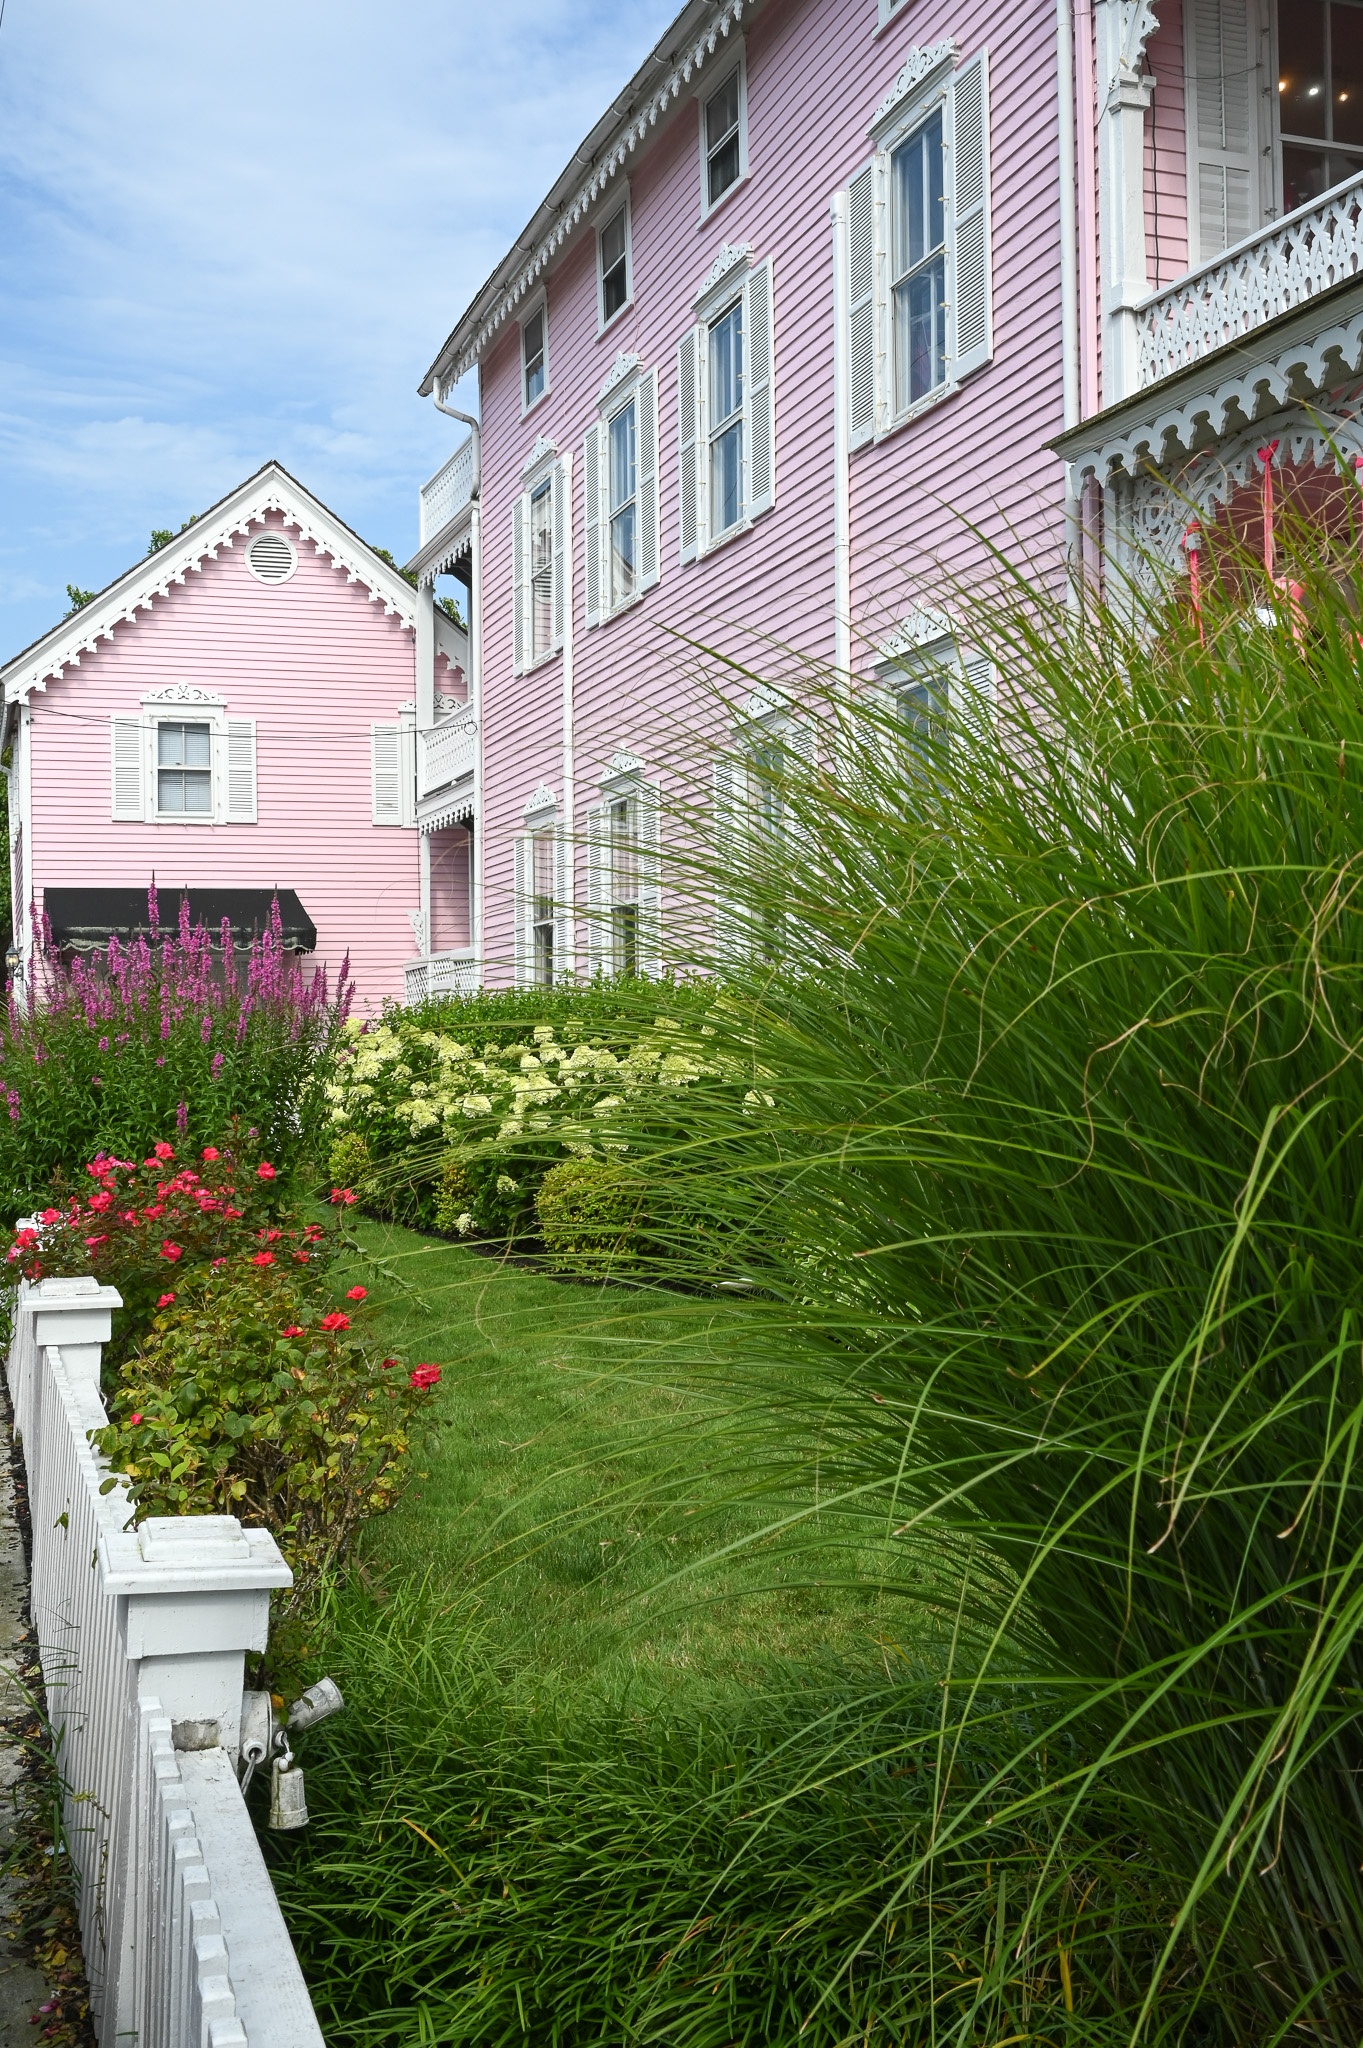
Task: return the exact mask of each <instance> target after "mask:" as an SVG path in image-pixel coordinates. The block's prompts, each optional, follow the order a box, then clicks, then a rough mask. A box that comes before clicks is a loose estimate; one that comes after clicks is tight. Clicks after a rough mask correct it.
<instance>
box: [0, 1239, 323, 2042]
mask: <svg viewBox="0 0 1363 2048" xmlns="http://www.w3.org/2000/svg"><path fill="white" fill-rule="evenodd" d="M118 1306H120V1300H119V1296H118V1294H117V1293H116V1292H115V1291H114V1290H113V1289H112V1288H107V1287H106V1288H102V1287H100V1286H99V1285H98V1284H97V1283H96V1282H95V1281H94V1280H91V1279H77V1280H43V1281H39V1282H38V1283H37V1285H34V1286H30V1285H28V1284H25V1285H23V1286H21V1287H20V1289H19V1294H18V1299H17V1302H16V1306H15V1324H14V1336H13V1340H12V1343H11V1347H10V1353H9V1358H8V1361H7V1374H8V1380H9V1390H10V1395H11V1398H12V1400H13V1403H14V1418H15V1429H16V1432H17V1434H18V1436H19V1439H20V1442H21V1444H22V1447H23V1453H24V1464H25V1468H26V1471H27V1478H28V1498H29V1510H30V1514H31V1517H32V1524H33V1582H32V1594H31V1603H32V1611H33V1621H34V1626H35V1629H36V1631H37V1636H38V1648H39V1653H40V1655H41V1658H42V1668H43V1679H44V1683H45V1686H46V1689H47V1702H48V1712H49V1714H50V1717H51V1720H52V1725H53V1728H54V1731H55V1733H56V1736H57V1739H58V1752H57V1759H58V1768H59V1771H60V1774H61V1778H62V1784H63V1812H64V1817H65V1824H66V1832H67V1841H68V1846H69V1850H70V1854H71V1859H72V1862H73V1864H74V1865H75V1868H76V1871H77V1874H78V1876H79V1880H80V1930H81V1941H82V1945H83V1948H84V1953H85V1964H86V1970H87V1973H88V1976H89V1980H90V1990H91V2005H92V2011H93V2015H94V2019H95V2026H96V2031H97V2034H98V2038H99V2042H100V2048H116V2044H118V2048H126V2044H127V2043H129V2042H135V2043H136V2048H322V2034H321V2029H320V2028H319V2027H318V2025H317V2020H316V2016H315V2015H314V2013H313V2009H312V2004H311V2001H310V1999H309V1997H308V1992H307V1987H306V1985H305V1984H304V1981H303V1976H302V1972H301V1971H300V1969H299V1967H298V1959H297V1957H296V1956H295V1954H294V1951H293V1945H292V1943H291V1942H290V1940H289V1936H288V1931H287V1929H286V1927H285V1925H284V1920H283V1916H282V1914H281V1913H280V1910H279V1905H278V1901H277V1900H276V1898H275V1895H274V1889H273V1887H272V1885H271V1883H270V1880H269V1875H268V1873H267V1871H266V1869H265V1865H264V1862H263V1860H262V1857H261V1853H260V1847H259V1844H258V1842H257V1840H256V1835H255V1829H254V1827H253V1826H252V1823H251V1819H250V1816H249V1814H248V1813H247V1811H246V1806H245V1803H244V1801H243V1799H242V1797H241V1793H240V1792H239V1790H238V1789H237V1781H236V1762H237V1751H238V1746H239V1741H240V1723H241V1693H242V1678H243V1673H244V1664H245V1656H246V1652H247V1651H248V1650H263V1649H264V1647H265V1641H266V1634H267V1631H268V1626H269V1609H270V1589H271V1588H272V1587H277V1586H287V1585H289V1584H290V1583H291V1580H292V1574H291V1573H290V1571H289V1568H288V1566H287V1565H286V1564H285V1562H284V1560H283V1558H282V1557H281V1556H280V1554H279V1549H278V1546H277V1545H276V1543H275V1541H274V1538H273V1537H272V1536H271V1535H270V1534H269V1533H268V1531H266V1530H264V1529H243V1528H242V1527H241V1524H240V1523H239V1522H237V1521H236V1520H235V1519H234V1518H233V1517H232V1516H230V1515H221V1516H219V1515H195V1516H188V1515H187V1516H184V1517H182V1518H178V1519H172V1520H150V1521H147V1522H144V1523H143V1524H142V1526H141V1528H139V1529H136V1530H134V1529H131V1528H130V1527H129V1526H128V1524H129V1521H130V1519H131V1511H130V1507H129V1502H128V1498H127V1492H126V1487H125V1485H124V1483H123V1482H121V1481H120V1482H117V1483H116V1484H115V1485H114V1486H113V1487H112V1489H111V1490H110V1491H109V1492H108V1493H101V1491H100V1487H101V1484H102V1483H103V1481H104V1480H105V1479H106V1477H107V1476H108V1471H107V1466H106V1465H105V1462H104V1460H103V1459H102V1458H101V1457H100V1456H99V1455H98V1453H97V1452H96V1451H95V1450H94V1449H93V1447H92V1445H91V1443H90V1440H89V1438H90V1432H91V1431H93V1430H97V1429H102V1428H103V1427H104V1425H105V1423H106V1422H107V1420H108V1417H107V1414H106V1412H105V1408H104V1403H103V1401H102V1400H101V1398H100V1392H99V1368H100V1355H101V1351H102V1349H103V1346H104V1344H105V1343H106V1342H107V1341H108V1337H109V1329H110V1315H111V1312H112V1310H113V1309H115V1308H117V1307H118Z"/></svg>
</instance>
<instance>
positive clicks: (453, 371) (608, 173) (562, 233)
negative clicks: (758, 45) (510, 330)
mask: <svg viewBox="0 0 1363 2048" xmlns="http://www.w3.org/2000/svg"><path fill="white" fill-rule="evenodd" d="M753 5H754V0H723V4H722V5H719V6H716V8H715V11H714V14H713V17H712V19H711V21H710V24H709V26H708V28H706V29H705V30H704V32H703V33H702V34H701V35H700V36H698V37H697V39H696V41H695V42H694V43H693V44H692V45H691V46H690V48H689V49H687V50H686V52H685V53H684V55H682V56H681V57H680V58H678V59H677V61H676V62H675V63H674V64H673V65H672V67H671V68H670V70H669V71H668V73H667V75H666V77H665V78H664V79H663V81H662V83H661V84H660V85H658V86H657V87H655V88H653V89H652V90H651V91H650V92H649V93H648V95H647V97H646V98H645V100H644V102H643V104H642V106H639V107H636V108H634V109H632V110H631V111H630V112H629V113H628V114H626V115H625V117H624V118H623V120H622V122H621V123H620V125H619V126H618V127H617V128H616V129H615V130H614V132H613V133H612V135H611V136H610V137H609V138H608V139H607V141H606V144H605V147H604V149H603V150H602V151H601V153H600V154H599V155H598V156H597V159H596V162H595V163H594V164H593V165H592V167H591V170H590V171H589V173H588V174H587V176H586V177H584V178H583V180H582V182H581V183H580V185H579V186H578V189H577V191H576V193H575V194H574V196H573V197H572V198H571V199H570V200H566V201H565V202H564V204H563V205H562V206H561V207H560V209H559V212H558V217H557V218H556V220H555V221H554V224H553V226H552V227H551V228H550V229H549V231H548V233H547V234H546V235H545V236H544V237H543V239H542V240H541V242H540V243H539V246H538V247H537V248H536V250H535V252H534V254H533V255H532V256H530V257H528V258H527V260H526V261H525V263H524V264H523V265H522V267H521V268H520V270H519V271H518V272H517V273H516V275H515V276H514V278H510V279H508V280H507V282H506V284H505V285H504V287H503V289H502V291H501V294H500V296H498V297H497V298H496V299H495V301H494V302H493V304H492V305H491V307H490V308H489V309H488V310H487V311H486V312H485V313H483V314H481V315H480V314H478V313H475V312H474V311H473V309H470V314H469V316H467V317H466V318H465V320H464V321H461V323H460V325H459V326H458V327H457V328H456V329H455V331H454V334H453V336H452V337H451V339H450V342H449V343H447V344H446V346H447V348H453V350H454V354H453V358H452V360H450V361H449V362H448V363H446V362H445V361H444V357H445V351H444V350H442V351H441V356H440V357H438V358H437V363H439V364H440V365H441V367H440V368H439V369H438V370H437V371H435V372H433V373H431V374H432V376H433V379H434V389H435V392H436V395H437V397H439V396H441V395H442V394H443V393H444V392H445V391H446V390H448V389H450V388H451V387H452V386H453V385H455V384H457V383H458V382H459V379H460V378H461V377H462V376H464V375H465V374H466V372H467V371H469V370H471V369H472V368H473V365H474V364H475V363H476V362H477V361H478V358H479V357H480V356H481V355H482V353H483V351H484V349H485V348H486V347H487V345H488V343H489V342H490V341H491V340H492V339H493V337H494V336H495V335H496V333H497V332H498V330H499V329H500V328H501V327H502V325H503V324H504V322H505V321H506V320H507V319H508V318H509V317H510V315H511V314H512V313H514V312H515V311H516V309H517V308H518V307H519V306H520V305H521V303H522V302H523V300H524V299H525V298H526V297H527V296H528V294H529V293H530V292H532V291H534V290H535V289H536V287H537V285H538V283H539V280H540V279H541V277H542V276H543V275H544V273H545V271H546V270H547V269H548V267H549V264H550V263H551V261H552V260H553V258H554V256H555V255H557V253H558V251H559V250H560V249H561V248H562V247H563V244H564V243H565V242H566V241H567V240H568V237H569V236H570V235H571V234H572V233H573V231H574V229H575V228H577V226H578V225H579V223H580V222H582V221H584V220H585V219H586V218H587V215H588V214H589V213H590V211H591V209H592V207H593V206H594V204H595V203H596V200H597V199H598V198H599V197H600V195H601V193H602V192H604V191H605V189H606V187H607V186H608V185H609V184H610V182H611V180H612V178H614V177H615V176H616V174H617V172H619V171H620V170H621V169H622V168H623V166H624V164H625V163H626V162H627V160H628V159H629V157H630V156H632V155H633V153H634V151H635V150H636V149H637V148H638V147H639V144H640V143H641V142H642V141H643V140H644V138H645V137H646V136H647V135H648V133H649V131H650V130H651V129H653V128H656V126H657V125H658V121H659V119H660V117H661V116H662V115H663V114H665V113H666V112H667V110H668V108H669V107H670V106H671V104H672V102H673V101H674V100H676V99H679V98H680V96H681V93H682V89H683V87H685V86H688V85H689V84H690V83H691V80H692V78H693V77H694V76H695V74H696V72H698V71H700V70H701V69H702V68H703V67H704V66H705V65H706V64H707V63H708V62H709V61H710V59H711V58H712V57H713V56H714V54H715V52H716V50H718V49H720V48H721V46H722V45H723V43H724V42H725V40H726V38H727V37H728V36H729V34H730V33H731V31H732V30H733V29H734V28H736V27H737V25H738V23H739V22H740V21H741V20H742V18H743V15H744V13H745V11H746V12H748V13H751V12H752V9H753ZM655 61H656V59H655ZM664 61H665V60H664ZM422 388H423V390H424V389H425V388H427V387H426V386H425V385H423V387H422Z"/></svg>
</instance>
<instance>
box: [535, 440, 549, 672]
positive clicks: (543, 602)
mask: <svg viewBox="0 0 1363 2048" xmlns="http://www.w3.org/2000/svg"><path fill="white" fill-rule="evenodd" d="M553 641H554V499H553V488H552V485H551V482H550V480H549V479H548V478H547V477H546V479H545V481H544V482H543V483H542V484H541V485H540V487H539V489H538V490H537V491H534V492H532V494H531V498H530V659H531V660H532V661H539V660H540V659H541V658H542V657H543V656H544V655H546V654H547V653H548V652H549V650H550V648H551V647H552V646H553Z"/></svg>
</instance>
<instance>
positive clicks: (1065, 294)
mask: <svg viewBox="0 0 1363 2048" xmlns="http://www.w3.org/2000/svg"><path fill="white" fill-rule="evenodd" d="M1073 6H1074V0H1055V68H1056V89H1057V94H1058V99H1059V109H1060V121H1059V128H1060V335H1061V343H1060V345H1061V351H1062V357H1063V387H1062V388H1063V404H1064V417H1065V425H1066V427H1067V428H1068V427H1074V426H1077V425H1078V424H1079V245H1078V218H1077V214H1076V209H1075V147H1074V15H1073Z"/></svg>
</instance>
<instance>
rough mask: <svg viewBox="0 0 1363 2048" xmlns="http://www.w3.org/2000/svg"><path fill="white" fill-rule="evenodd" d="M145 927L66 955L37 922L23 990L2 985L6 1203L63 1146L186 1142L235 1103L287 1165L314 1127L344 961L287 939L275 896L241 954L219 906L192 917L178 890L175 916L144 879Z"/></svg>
mask: <svg viewBox="0 0 1363 2048" xmlns="http://www.w3.org/2000/svg"><path fill="white" fill-rule="evenodd" d="M147 900H148V913H149V922H150V926H151V935H150V938H149V939H148V938H139V939H136V940H134V941H133V942H132V943H131V944H130V945H127V946H125V945H123V944H122V943H121V942H120V941H119V940H118V939H117V938H116V937H114V938H111V939H110V940H109V943H108V946H107V947H106V948H105V949H104V950H103V951H101V952H99V953H95V954H91V955H88V956H85V957H80V956H77V957H76V958H75V959H73V960H72V961H70V963H69V964H68V963H65V962H63V960H62V958H61V956H60V955H59V954H58V953H57V951H56V950H55V949H54V947H53V946H52V943H51V934H50V932H48V931H47V930H46V928H45V927H43V928H42V929H39V930H36V931H35V939H36V941H37V958H36V964H35V972H34V983H35V985H34V988H33V990H32V992H31V1000H30V1002H29V1003H28V1005H27V1006H26V1007H25V1008H22V1009H21V1008H20V1006H19V1004H18V1002H17V1000H16V996H15V992H14V991H13V990H11V991H10V998H9V1005H8V1011H7V1013H6V1015H5V1017H4V1018H3V1020H0V1095H3V1098H4V1108H3V1110H0V1204H4V1205H8V1208H9V1211H10V1213H11V1214H18V1213H20V1212H21V1211H23V1210H24V1209H26V1208H28V1207H29V1206H31V1203H32V1200H33V1197H34V1194H35V1192H36V1191H37V1190H39V1189H40V1188H42V1187H44V1186H45V1185H46V1183H47V1182H48V1181H49V1180H50V1178H51V1176H52V1175H53V1174H54V1173H55V1172H57V1171H59V1170H63V1169H68V1170H69V1167H70V1164H71V1162H72V1161H74V1160H86V1159H92V1158H94V1157H95V1156H96V1155H97V1154H99V1153H111V1154H113V1155H115V1156H118V1157H128V1158H141V1157H142V1156H143V1155H144V1154H145V1153H146V1151H147V1149H148V1147H149V1146H150V1145H151V1143H152V1141H153V1140H154V1139H156V1138H161V1137H164V1136H166V1134H167V1133H170V1134H172V1135H173V1137H174V1139H175V1141H176V1142H177V1143H178V1144H180V1145H182V1146H186V1147H191V1148H193V1149H195V1150H198V1149H200V1148H202V1147H203V1146H204V1145H208V1144H213V1143H215V1142H216V1141H217V1140H218V1139H219V1138H220V1137H221V1135H222V1133H223V1132H224V1130H225V1129H226V1128H227V1126H228V1124H229V1123H230V1122H231V1120H232V1119H233V1118H236V1119H237V1120H238V1121H239V1122H240V1124H241V1125H242V1126H243V1127H246V1126H254V1127H255V1129H256V1131H257V1133H258V1135H259V1138H260V1141H261V1146H262V1150H263V1151H264V1152H265V1153H266V1154H268V1156H269V1157H270V1158H271V1159H273V1160H274V1161H275V1162H276V1163H277V1164H278V1165H279V1166H280V1168H281V1170H283V1171H285V1172H286V1173H287V1172H289V1171H291V1170H292V1169H293V1168H294V1166H295V1165H296V1164H297V1163H298V1161H299V1160H300V1159H302V1158H304V1157H306V1156H307V1155H308V1154H309V1153H310V1152H311V1151H312V1150H313V1149H314V1147H315V1145H316V1142H317V1126H318V1123H319V1120H320V1116H321V1113H322V1103H321V1095H320V1091H321V1087H322V1084H323V1081H324V1079H325V1073H326V1065H327V1058H328V1055H329V1053H330V1050H331V1048H332V1045H333V1044H334V1042H335V1040H336V1037H337V1034H338V1032H339V1031H340V1029H341V1027H342V1025H343V1024H344V1022H345V1019H346V1016H347V1015H348V1012H349V1008H350V1002H351V996H352V987H351V983H350V980H349V974H348V965H343V966H342V968H341V972H340V975H339V977H338V980H337V985H336V988H335V991H334V993H333V992H332V991H331V990H330V989H329V987H328V982H327V975H326V971H325V969H319V970H316V971H314V970H313V969H311V968H306V967H304V966H303V965H302V964H300V962H299V961H298V960H297V959H296V958H295V957H294V956H293V955H292V954H290V953H288V952H286V951H285V949H284V944H283V935H282V929H281V926H280V920H279V906H278V904H277V903H275V904H274V905H273V906H272V910H271V917H270V922H269V924H268V925H267V927H266V929H265V930H264V931H263V932H262V933H261V934H260V936H259V937H258V938H256V939H255V940H253V941H252V943H251V946H250V948H249V951H248V953H247V955H246V957H245V959H244V961H241V962H239V960H238V956H237V952H236V949H235V944H234V940H233V936H232V931H231V928H230V926H229V925H228V923H227V922H226V920H224V922H223V925H222V928H221V930H220V931H218V932H212V933H210V932H209V931H208V930H207V929H206V928H205V927H203V926H201V925H195V924H193V923H192V921H191V919H190V916H189V907H188V898H187V897H183V898H182V899H181V908H180V917H179V923H178V926H177V927H176V929H175V930H174V931H163V930H162V929H161V927H160V925H159V922H158V914H157V905H156V891H155V888H154V887H153V888H152V889H151V890H149V891H148V899H147Z"/></svg>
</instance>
